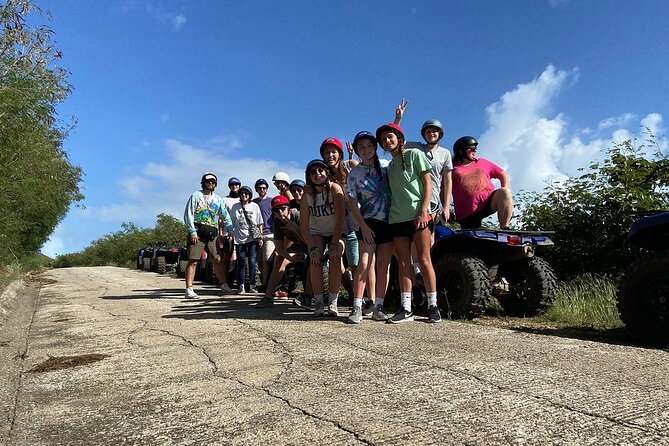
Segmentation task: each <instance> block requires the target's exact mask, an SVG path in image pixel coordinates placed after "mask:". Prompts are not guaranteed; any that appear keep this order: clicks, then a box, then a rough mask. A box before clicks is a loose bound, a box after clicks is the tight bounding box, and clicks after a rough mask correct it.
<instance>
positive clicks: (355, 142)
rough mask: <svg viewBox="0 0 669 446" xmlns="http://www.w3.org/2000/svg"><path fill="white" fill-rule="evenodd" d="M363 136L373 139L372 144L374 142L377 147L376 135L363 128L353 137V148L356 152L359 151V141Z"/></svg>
mask: <svg viewBox="0 0 669 446" xmlns="http://www.w3.org/2000/svg"><path fill="white" fill-rule="evenodd" d="M362 138H367V139H369V140H370V141H372V144H374V148H375V149H376V138H375V137H374V135H372V133H371V132H368V131H365V130H363V131H362V132H358V134H357V135H355V137H354V138H353V150H355V153H358V147H357V146H358V141H360V140H361V139H362Z"/></svg>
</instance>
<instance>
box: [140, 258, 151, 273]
mask: <svg viewBox="0 0 669 446" xmlns="http://www.w3.org/2000/svg"><path fill="white" fill-rule="evenodd" d="M142 269H143V270H144V271H151V259H150V258H148V257H144V258H143V259H142Z"/></svg>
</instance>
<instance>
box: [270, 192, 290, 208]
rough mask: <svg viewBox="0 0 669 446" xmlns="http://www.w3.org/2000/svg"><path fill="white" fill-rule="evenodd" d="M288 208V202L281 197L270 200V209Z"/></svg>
mask: <svg viewBox="0 0 669 446" xmlns="http://www.w3.org/2000/svg"><path fill="white" fill-rule="evenodd" d="M286 205H288V206H290V201H288V199H287V198H286V197H284V196H283V195H277V196H276V197H274V198H272V207H273V208H277V207H279V206H286Z"/></svg>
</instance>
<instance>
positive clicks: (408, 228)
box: [376, 123, 441, 324]
mask: <svg viewBox="0 0 669 446" xmlns="http://www.w3.org/2000/svg"><path fill="white" fill-rule="evenodd" d="M376 139H377V140H378V141H379V143H380V144H381V147H382V148H383V150H385V151H386V152H389V153H390V154H391V155H392V157H393V159H392V160H391V161H390V163H389V164H388V181H389V183H390V190H391V196H392V197H391V204H390V217H389V219H388V222H389V223H390V230H391V233H392V236H393V244H394V246H395V255H396V256H397V262H398V264H399V277H400V295H401V300H402V309H401V310H400V311H398V312H397V313H395V314H394V315H393V316H392V317H391V318H390V319H388V322H390V323H393V324H399V323H402V322H411V321H413V312H412V311H411V287H412V281H411V244H412V243H413V244H414V245H415V246H416V250H417V251H418V261H419V263H420V270H421V271H422V273H423V282H424V284H425V289H426V290H427V299H428V310H427V313H428V322H441V314H440V312H439V307H437V283H436V277H435V275H434V268H433V267H432V259H431V258H430V245H431V230H432V227H433V223H432V221H431V220H432V217H431V216H430V214H429V212H428V209H429V205H430V196H431V193H432V180H431V178H430V171H431V169H432V167H431V166H430V162H429V161H428V159H427V157H426V156H425V154H424V153H423V152H421V151H420V150H418V149H407V148H405V144H404V141H405V140H404V132H403V131H402V129H401V128H400V126H398V125H397V124H392V123H391V124H386V125H382V126H381V127H379V128H378V129H377V130H376Z"/></svg>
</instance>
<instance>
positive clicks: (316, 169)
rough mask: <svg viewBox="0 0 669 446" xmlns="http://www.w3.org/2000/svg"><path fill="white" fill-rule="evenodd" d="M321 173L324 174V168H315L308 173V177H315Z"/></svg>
mask: <svg viewBox="0 0 669 446" xmlns="http://www.w3.org/2000/svg"><path fill="white" fill-rule="evenodd" d="M323 173H325V168H323V167H315V168H313V169H311V170H310V171H309V175H317V174H323Z"/></svg>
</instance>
